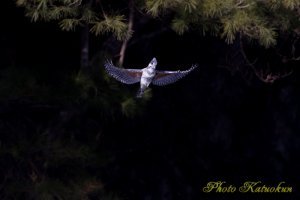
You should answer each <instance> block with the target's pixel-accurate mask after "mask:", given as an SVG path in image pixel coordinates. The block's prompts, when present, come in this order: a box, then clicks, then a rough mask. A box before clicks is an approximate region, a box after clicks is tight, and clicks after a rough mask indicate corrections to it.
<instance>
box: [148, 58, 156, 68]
mask: <svg viewBox="0 0 300 200" xmlns="http://www.w3.org/2000/svg"><path fill="white" fill-rule="evenodd" d="M156 65H157V60H156V58H153V59H152V60H151V62H150V63H149V65H148V67H149V68H152V69H155V68H156Z"/></svg>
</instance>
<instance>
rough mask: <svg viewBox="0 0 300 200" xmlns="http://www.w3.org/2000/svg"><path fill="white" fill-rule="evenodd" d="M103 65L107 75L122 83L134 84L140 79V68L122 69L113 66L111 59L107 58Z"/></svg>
mask: <svg viewBox="0 0 300 200" xmlns="http://www.w3.org/2000/svg"><path fill="white" fill-rule="evenodd" d="M104 66H105V70H106V71H107V73H108V74H109V75H111V76H112V77H114V78H115V79H117V80H118V81H120V82H122V83H125V84H134V83H137V82H139V81H140V80H141V76H142V70H140V69H122V68H119V67H115V66H114V65H113V63H112V61H111V60H107V61H106V62H105V63H104Z"/></svg>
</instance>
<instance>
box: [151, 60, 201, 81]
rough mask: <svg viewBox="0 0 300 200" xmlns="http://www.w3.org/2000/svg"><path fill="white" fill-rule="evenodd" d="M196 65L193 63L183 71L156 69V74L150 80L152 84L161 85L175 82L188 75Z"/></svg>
mask: <svg viewBox="0 0 300 200" xmlns="http://www.w3.org/2000/svg"><path fill="white" fill-rule="evenodd" d="M196 67H198V65H193V66H192V67H191V68H190V69H188V70H185V71H159V70H157V71H156V75H155V77H154V79H153V81H152V84H153V85H158V86H163V85H168V84H172V83H175V82H176V81H178V80H179V79H181V78H183V77H185V76H186V75H188V74H189V73H190V72H191V71H192V70H193V69H195V68H196Z"/></svg>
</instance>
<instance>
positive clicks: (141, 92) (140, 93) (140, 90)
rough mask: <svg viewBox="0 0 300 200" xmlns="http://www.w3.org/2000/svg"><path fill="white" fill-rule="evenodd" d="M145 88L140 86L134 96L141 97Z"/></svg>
mask: <svg viewBox="0 0 300 200" xmlns="http://www.w3.org/2000/svg"><path fill="white" fill-rule="evenodd" d="M144 92H145V89H142V88H140V89H139V90H138V92H137V94H136V98H142V97H143V95H144Z"/></svg>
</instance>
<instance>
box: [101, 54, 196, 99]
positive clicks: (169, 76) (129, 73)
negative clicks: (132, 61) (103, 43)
mask: <svg viewBox="0 0 300 200" xmlns="http://www.w3.org/2000/svg"><path fill="white" fill-rule="evenodd" d="M156 65H157V60H156V58H153V59H152V60H151V62H150V63H149V65H148V66H147V67H145V68H143V69H122V68H119V67H115V66H114V65H113V63H112V61H109V60H108V61H106V62H105V64H104V66H105V69H106V71H107V72H108V74H110V75H111V76H112V77H114V78H115V79H117V80H118V81H120V82H122V83H125V84H134V83H137V82H140V89H139V91H138V94H137V97H142V96H143V93H144V91H145V89H146V88H147V87H149V85H150V83H152V84H153V85H158V86H164V85H168V84H172V83H175V82H176V81H178V80H179V79H181V78H183V77H184V76H186V75H188V74H189V73H190V72H191V71H192V70H193V69H195V68H196V67H197V65H193V66H192V67H191V68H190V69H188V70H185V71H161V70H156Z"/></svg>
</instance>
